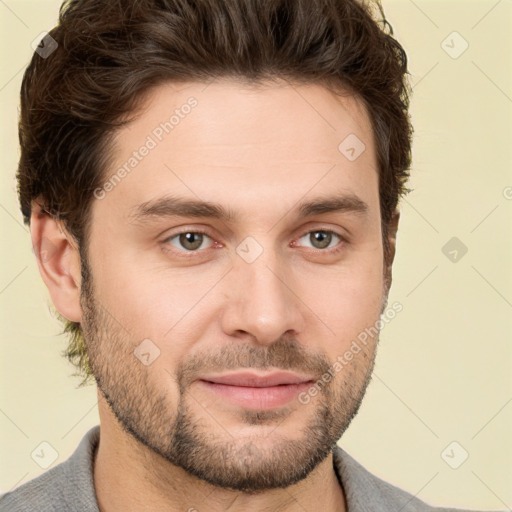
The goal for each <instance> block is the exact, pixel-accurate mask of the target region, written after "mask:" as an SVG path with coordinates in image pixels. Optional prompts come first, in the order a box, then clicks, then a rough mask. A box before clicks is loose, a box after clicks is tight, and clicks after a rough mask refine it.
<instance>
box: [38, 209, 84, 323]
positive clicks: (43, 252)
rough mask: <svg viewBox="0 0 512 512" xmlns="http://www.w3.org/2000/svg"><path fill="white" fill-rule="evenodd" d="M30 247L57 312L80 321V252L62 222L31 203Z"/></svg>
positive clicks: (72, 319) (71, 319) (69, 318)
mask: <svg viewBox="0 0 512 512" xmlns="http://www.w3.org/2000/svg"><path fill="white" fill-rule="evenodd" d="M30 236H31V239H32V249H33V251H34V254H35V256H36V260H37V266H38V268H39V273H40V274H41V277H42V279H43V281H44V283H45V284H46V287H47V288H48V291H49V292H50V297H51V299H52V302H53V304H54V306H55V308H56V309H57V311H58V312H59V313H60V314H61V315H62V316H64V317H65V318H66V319H68V320H70V321H72V322H80V320H81V318H82V309H81V307H80V284H81V280H80V255H79V251H78V247H77V245H76V242H75V241H74V240H73V238H72V237H71V236H70V235H69V234H68V233H67V232H66V230H65V227H64V226H63V224H62V221H59V220H58V219H56V218H55V217H53V216H52V215H50V214H49V213H47V212H46V211H45V210H44V209H43V208H42V206H41V204H39V202H36V201H33V202H32V214H31V217H30Z"/></svg>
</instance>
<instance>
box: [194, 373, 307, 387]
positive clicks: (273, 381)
mask: <svg viewBox="0 0 512 512" xmlns="http://www.w3.org/2000/svg"><path fill="white" fill-rule="evenodd" d="M201 380H203V381H207V382H213V383H215V384H225V385H228V386H243V387H251V388H266V387H272V386H282V385H287V384H301V383H303V382H310V381H312V380H313V378H312V377H310V376H305V375H299V374H296V373H292V372H273V373H266V374H260V375H258V374H257V373H254V372H239V373H230V374H225V375H219V376H211V377H203V378H201Z"/></svg>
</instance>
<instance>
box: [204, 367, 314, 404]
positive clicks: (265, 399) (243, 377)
mask: <svg viewBox="0 0 512 512" xmlns="http://www.w3.org/2000/svg"><path fill="white" fill-rule="evenodd" d="M198 382H199V383H200V384H201V385H202V387H203V388H204V389H205V390H207V391H208V392H211V393H214V394H215V395H216V396H217V397H220V398H221V399H224V400H228V401H230V402H231V403H233V404H235V405H238V406H240V407H243V408H245V409H252V410H269V409H276V408H280V407H284V406H285V405H286V404H288V403H289V402H291V401H292V400H293V399H294V398H296V397H297V395H298V394H299V393H301V392H302V391H305V390H306V389H307V388H308V387H310V386H311V385H312V384H313V383H314V379H313V378H312V377H311V376H307V375H299V374H296V373H291V372H274V373H267V374H257V373H254V372H241V373H232V374H225V375H218V376H207V377H203V378H201V379H200V380H199V381H198Z"/></svg>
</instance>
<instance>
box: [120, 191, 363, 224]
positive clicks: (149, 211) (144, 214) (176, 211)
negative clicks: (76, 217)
mask: <svg viewBox="0 0 512 512" xmlns="http://www.w3.org/2000/svg"><path fill="white" fill-rule="evenodd" d="M294 211H296V212H297V217H298V219H304V218H307V217H312V216H314V215H320V214H324V213H331V212H341V213H355V214H358V215H366V214H367V213H368V204H367V203H365V202H364V201H363V200H362V199H360V198H359V197H357V196H356V195H354V194H343V195H337V196H326V197H320V198H317V199H315V200H312V201H307V202H303V203H300V204H299V205H298V206H297V207H296V208H295V210H294ZM166 217H207V218H213V219H219V220H222V221H226V222H231V223H234V222H236V221H237V219H238V214H237V212H236V211H234V210H232V209H231V208H227V207H225V206H223V205H221V204H219V203H213V202H210V201H200V200H195V199H188V198H184V197H179V196H164V197H160V198H157V199H153V200H151V201H146V202H144V203H141V204H139V205H137V206H135V207H134V208H132V209H131V213H130V214H129V220H130V222H134V223H145V222H146V221H148V220H150V219H152V218H166Z"/></svg>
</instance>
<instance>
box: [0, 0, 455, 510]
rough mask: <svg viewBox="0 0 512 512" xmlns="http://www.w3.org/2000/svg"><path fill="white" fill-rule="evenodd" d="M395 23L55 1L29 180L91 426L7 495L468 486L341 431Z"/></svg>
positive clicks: (374, 245)
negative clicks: (377, 471)
mask: <svg viewBox="0 0 512 512" xmlns="http://www.w3.org/2000/svg"><path fill="white" fill-rule="evenodd" d="M383 27H384V28H381V27H380V25H379V23H378V22H376V21H375V20H374V18H373V17H372V10H371V8H370V6H369V5H367V4H362V3H360V2H358V1H355V0H307V1H305V0H296V1H295V2H290V1H286V0H272V1H268V2H261V1H258V0H222V1H221V0H217V1H210V0H180V1H174V0H139V1H137V2H136V1H133V0H117V1H110V0H109V1H105V0H101V1H100V0H72V1H70V2H67V3H66V4H65V5H64V7H63V9H62V11H61V16H60V20H59V25H58V26H57V27H56V28H54V29H53V30H52V31H51V32H50V35H49V36H47V37H46V38H45V39H43V43H42V45H41V46H40V47H39V49H38V50H39V51H38V52H36V54H35V55H34V57H33V59H32V62H31V64H30V66H29V68H28V69H27V71H26V73H25V76H24V80H23V85H22V108H21V119H20V141H21V159H20V164H19V171H18V183H19V196H20V203H21V209H22V212H23V215H24V218H25V221H26V222H27V223H28V224H29V225H30V229H31V236H32V242H33V246H34V249H35V253H36V255H37V257H38V266H39V270H40V273H41V276H42V278H43V280H44V282H45V284H46V286H47V287H48V290H49V292H50V295H51V298H52V301H53V304H54V305H55V307H56V309H57V310H58V312H59V313H60V314H61V315H62V319H63V320H64V321H65V323H66V328H65V330H66V332H68V333H69V334H70V344H69V348H68V351H67V355H68V357H69V359H70V360H71V361H72V362H74V363H75V364H76V365H77V367H78V368H79V369H80V370H81V371H82V372H83V374H84V376H85V380H84V383H85V382H87V381H90V380H91V379H93V378H94V379H95V381H96V383H97V385H98V404H99V414H100V426H98V427H95V428H94V429H92V430H91V431H89V432H88V433H87V435H86V436H85V437H84V439H83V440H82V442H81V444H80V446H79V447H78V448H77V450H76V452H75V453H74V454H73V455H72V456H71V458H70V459H68V461H66V462H64V463H62V464H60V465H58V466H56V467H54V468H53V469H51V470H49V471H47V472H46V473H45V474H43V475H42V476H40V477H38V478H36V479H34V480H33V481H31V482H28V483H26V484H24V485H22V486H21V487H19V488H18V489H16V490H14V491H13V492H11V493H8V494H7V495H5V496H4V497H3V498H2V500H1V501H0V504H1V506H2V510H6V511H18V510H38V511H41V510H44V511H49V510H77V511H78V510H80V511H91V512H92V511H94V512H98V511H101V512H117V511H123V512H129V511H144V510H148V511H158V510H169V511H181V510H188V511H194V510H199V511H201V510H208V511H215V512H216V511H223V510H230V511H239V510H244V511H256V510H258V511H260V510H269V511H274V510H275V511H277V510H279V511H296V510H307V511H327V512H331V511H332V512H334V511H337V512H338V511H349V512H360V511H361V512H362V511H369V510H379V511H397V510H401V511H404V512H407V511H413V510H414V511H420V510H421V511H428V510H453V509H434V508H433V507H431V506H429V505H427V504H425V503H423V502H421V501H420V500H419V499H417V498H415V497H414V496H412V495H410V494H408V493H406V492H405V491H403V490H401V489H399V488H397V487H394V486H392V485H391V484H388V483H386V482H384V481H382V480H380V479H378V478H377V477H375V476H373V475H372V474H370V473H369V472H368V471H367V470H365V469H364V468H363V467H362V466H361V465H360V464H359V463H357V462H356V461H355V460H354V459H353V458H351V457H350V456H349V454H347V453H346V452H345V451H344V450H342V449H341V448H340V447H338V446H337V445H336V442H337V440H338V439H339V438H340V437H341V435H342V434H343V432H344V431H345V430H346V428H347V427H348V426H349V424H350V422H351V420H352V419H353V418H354V416H355V415H356V414H357V411H358V409H359V407H360V404H361V401H362V398H363V396H364V393H365V390H366V388H367V385H368V383H369V380H370V378H371V373H372V369H373V364H374V360H375V355H376V347H377V342H378V330H379V325H380V323H379V322H380V320H379V319H380V316H381V314H383V313H384V312H385V311H386V307H387V296H388V292H389V288H390V285H391V278H392V273H391V268H392V262H393V258H394V253H395V240H396V232H397V227H398V219H399V212H398V209H397V206H398V200H399V198H400V196H401V195H402V194H403V193H404V191H405V183H406V180H407V177H408V169H409V167H410V155H411V151H410V145H411V133H412V129H411V126H410V120H409V116H408V113H407V109H408V89H407V83H406V80H405V75H406V73H407V60H406V55H405V52H404V51H403V49H402V47H401V46H400V45H399V43H398V42H397V41H396V40H395V39H394V38H393V37H392V35H391V34H390V33H388V32H387V31H386V30H385V28H386V25H385V24H383ZM361 333H370V334H368V335H366V336H363V337H362V336H361ZM349 352H352V354H353V357H350V358H347V357H344V354H347V353H349Z"/></svg>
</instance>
